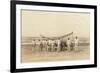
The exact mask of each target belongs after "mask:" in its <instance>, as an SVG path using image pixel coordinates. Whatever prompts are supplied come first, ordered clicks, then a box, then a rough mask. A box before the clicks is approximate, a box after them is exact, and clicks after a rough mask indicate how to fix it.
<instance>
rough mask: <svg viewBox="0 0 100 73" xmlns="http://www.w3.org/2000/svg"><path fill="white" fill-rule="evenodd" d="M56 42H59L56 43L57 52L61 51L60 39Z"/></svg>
mask: <svg viewBox="0 0 100 73" xmlns="http://www.w3.org/2000/svg"><path fill="white" fill-rule="evenodd" d="M56 41H57V42H56V43H57V51H60V43H61V42H60V40H59V39H57V40H56Z"/></svg>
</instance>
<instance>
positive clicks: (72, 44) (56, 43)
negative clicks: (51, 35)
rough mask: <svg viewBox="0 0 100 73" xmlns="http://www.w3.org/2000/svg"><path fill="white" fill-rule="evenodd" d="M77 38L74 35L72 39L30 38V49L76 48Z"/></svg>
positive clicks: (57, 49)
mask: <svg viewBox="0 0 100 73" xmlns="http://www.w3.org/2000/svg"><path fill="white" fill-rule="evenodd" d="M78 44H79V40H78V37H77V36H76V37H75V38H74V39H73V40H72V39H70V38H67V39H66V40H62V39H56V40H55V39H41V40H40V39H37V40H35V39H34V40H32V46H33V47H32V50H33V51H50V52H52V51H58V52H60V51H65V50H66V51H67V50H68V51H71V50H77V49H78Z"/></svg>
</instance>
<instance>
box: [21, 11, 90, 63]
mask: <svg viewBox="0 0 100 73" xmlns="http://www.w3.org/2000/svg"><path fill="white" fill-rule="evenodd" d="M21 26H22V32H21V49H22V54H21V55H22V56H21V58H22V59H21V62H22V63H27V62H41V61H61V60H66V61H67V60H84V59H89V58H90V13H89V12H67V11H62V12H61V11H57V12H55V11H35V10H21Z"/></svg>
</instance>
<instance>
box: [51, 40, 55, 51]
mask: <svg viewBox="0 0 100 73" xmlns="http://www.w3.org/2000/svg"><path fill="white" fill-rule="evenodd" d="M54 43H55V41H54V40H51V51H54Z"/></svg>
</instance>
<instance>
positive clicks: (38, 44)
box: [36, 39, 41, 51]
mask: <svg viewBox="0 0 100 73" xmlns="http://www.w3.org/2000/svg"><path fill="white" fill-rule="evenodd" d="M40 43H41V42H40V39H38V40H37V42H36V44H37V51H40Z"/></svg>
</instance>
